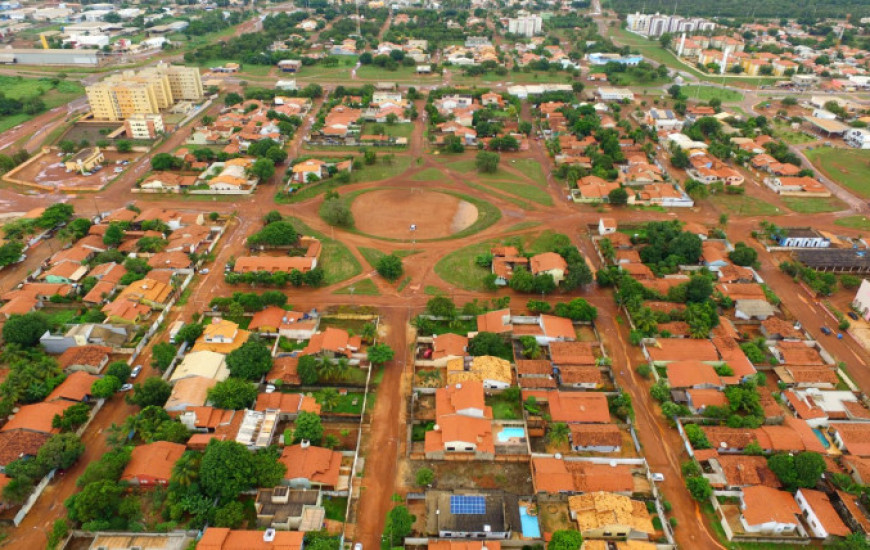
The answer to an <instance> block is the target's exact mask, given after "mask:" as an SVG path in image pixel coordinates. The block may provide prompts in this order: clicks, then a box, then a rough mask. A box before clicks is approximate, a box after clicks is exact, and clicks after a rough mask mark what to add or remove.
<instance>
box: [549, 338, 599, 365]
mask: <svg viewBox="0 0 870 550" xmlns="http://www.w3.org/2000/svg"><path fill="white" fill-rule="evenodd" d="M550 360H551V361H553V364H554V365H556V366H557V367H564V366H592V365H595V364H596V361H595V348H594V347H593V345H592V343H591V342H550Z"/></svg>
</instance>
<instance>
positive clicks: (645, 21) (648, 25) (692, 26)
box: [626, 12, 716, 36]
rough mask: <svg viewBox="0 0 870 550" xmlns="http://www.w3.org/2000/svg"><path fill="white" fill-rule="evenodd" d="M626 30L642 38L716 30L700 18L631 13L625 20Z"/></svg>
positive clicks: (713, 25) (708, 22) (711, 23)
mask: <svg viewBox="0 0 870 550" xmlns="http://www.w3.org/2000/svg"><path fill="white" fill-rule="evenodd" d="M626 21H627V23H628V30H630V31H631V32H636V33H637V34H642V35H644V36H661V35H663V34H664V33H666V32H670V33H679V32H697V31H706V30H711V29H714V28H716V24H715V23H713V22H712V21H708V20H706V19H702V18H700V17H689V18H687V17H680V16H679V15H662V14H658V13H656V14H646V13H640V12H637V13H632V14H629V15H628V17H627V18H626Z"/></svg>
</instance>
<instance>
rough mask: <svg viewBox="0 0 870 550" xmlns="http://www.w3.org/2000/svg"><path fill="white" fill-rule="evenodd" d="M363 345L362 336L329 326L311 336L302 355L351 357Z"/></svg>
mask: <svg viewBox="0 0 870 550" xmlns="http://www.w3.org/2000/svg"><path fill="white" fill-rule="evenodd" d="M361 347H362V338H360V337H359V336H351V335H350V334H349V333H348V332H347V331H346V330H344V329H340V328H335V327H328V328H327V329H326V330H324V331H323V332H318V333H316V334H314V335H312V336H311V339H310V340H309V341H308V345H307V346H306V347H305V349H304V350H302V355H323V356H326V357H336V356H339V355H341V356H345V357H350V356H351V355H352V354H353V353H355V352H357V351H359V350H360V348H361Z"/></svg>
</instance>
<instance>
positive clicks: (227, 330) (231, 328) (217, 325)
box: [193, 317, 251, 354]
mask: <svg viewBox="0 0 870 550" xmlns="http://www.w3.org/2000/svg"><path fill="white" fill-rule="evenodd" d="M250 337H251V333H250V332H249V331H247V330H244V329H240V328H239V325H238V324H236V323H233V322H232V321H230V320H227V319H221V318H219V317H214V318H213V319H212V322H211V324H208V325H206V326H205V329H204V330H203V333H202V336H200V337H199V338H198V339H197V340H196V343H195V344H194V345H193V351H211V352H215V353H223V354H227V353H230V352H233V351H235V350H237V349H239V348H240V347H242V345H244V343H245V342H247V341H248V338H250Z"/></svg>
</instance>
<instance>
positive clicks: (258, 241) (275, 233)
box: [248, 221, 299, 246]
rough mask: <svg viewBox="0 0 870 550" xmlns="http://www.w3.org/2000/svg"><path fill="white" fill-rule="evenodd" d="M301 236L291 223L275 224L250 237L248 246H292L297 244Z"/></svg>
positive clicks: (281, 222)
mask: <svg viewBox="0 0 870 550" xmlns="http://www.w3.org/2000/svg"><path fill="white" fill-rule="evenodd" d="M298 240H299V235H298V233H296V229H295V228H294V227H293V225H292V224H291V223H290V222H286V221H280V222H273V223H270V224H269V225H267V226H266V227H264V228H263V229H261V230H260V231H258V232H257V233H254V234H253V235H251V236H250V237H248V245H250V246H257V245H264V246H290V245H293V244H296V241H298Z"/></svg>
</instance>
